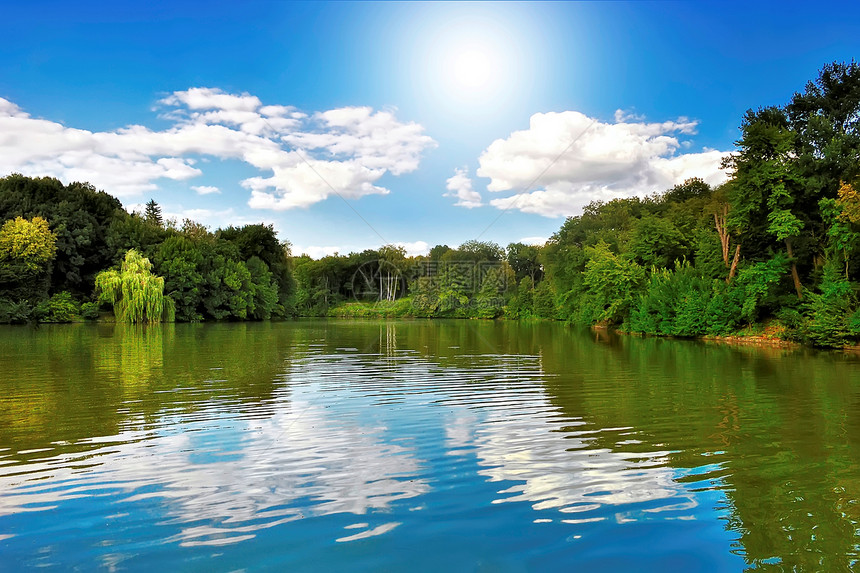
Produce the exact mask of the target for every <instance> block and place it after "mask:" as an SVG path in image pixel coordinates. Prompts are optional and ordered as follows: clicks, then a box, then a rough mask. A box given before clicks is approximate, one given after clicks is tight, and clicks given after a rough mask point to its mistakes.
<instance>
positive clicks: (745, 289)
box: [0, 61, 860, 346]
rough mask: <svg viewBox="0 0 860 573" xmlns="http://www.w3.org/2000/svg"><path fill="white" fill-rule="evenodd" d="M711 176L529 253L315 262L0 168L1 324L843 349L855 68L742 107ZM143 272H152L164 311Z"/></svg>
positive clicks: (493, 247) (153, 209) (857, 210)
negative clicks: (292, 322)
mask: <svg viewBox="0 0 860 573" xmlns="http://www.w3.org/2000/svg"><path fill="white" fill-rule="evenodd" d="M723 168H724V169H725V170H726V172H727V174H728V176H729V177H728V180H727V181H726V182H725V183H724V184H722V185H719V186H717V187H711V186H709V185H708V184H706V183H705V182H704V181H702V180H701V179H690V180H687V181H685V182H683V183H681V184H679V185H676V186H675V187H673V188H672V189H668V190H667V191H665V192H664V193H660V194H656V195H653V196H650V197H644V198H640V197H633V198H627V199H616V200H613V201H607V202H600V201H596V202H593V203H591V204H589V205H588V206H586V207H585V208H584V210H583V213H582V214H581V215H578V216H575V217H569V218H567V219H566V220H565V222H564V223H563V224H562V226H561V228H560V229H559V230H558V231H557V232H556V233H555V234H554V235H553V236H552V237H551V238H550V239H549V241H547V242H546V243H545V244H544V245H525V244H522V243H512V244H510V245H508V246H507V247H506V248H502V247H501V246H499V245H497V244H495V243H491V242H480V241H468V242H466V243H464V244H463V245H460V246H458V247H456V248H452V247H449V246H447V245H437V246H436V247H434V248H433V249H431V250H430V252H429V254H428V255H425V256H416V257H408V256H407V255H406V252H405V250H404V249H403V248H401V247H398V246H395V245H387V246H384V247H381V248H379V249H375V250H366V251H363V252H361V253H350V254H347V255H331V256H325V257H322V258H320V259H312V258H311V257H309V256H307V255H301V256H295V257H293V256H291V254H290V250H289V243H287V242H283V243H282V242H279V240H278V239H277V236H276V234H275V232H274V230H273V229H272V227H271V226H265V225H247V226H244V227H238V228H237V227H228V228H227V229H219V230H217V231H214V232H210V231H209V230H207V229H206V228H205V227H203V226H202V225H199V224H197V223H195V222H193V221H188V220H186V221H184V222H183V223H182V224H181V225H179V224H176V223H172V222H165V221H163V220H162V217H161V213H160V209H159V207H158V205H157V204H155V203H154V202H150V203H149V204H148V205H147V209H146V211H145V213H144V214H142V215H138V214H134V213H132V214H129V213H127V212H126V211H125V210H124V209H122V206H121V204H120V203H119V201H118V200H117V199H115V198H113V197H111V196H110V195H108V194H106V193H104V192H101V191H97V190H95V189H94V188H92V186H90V185H88V184H83V183H71V184H69V185H63V184H62V183H60V182H59V181H57V180H56V179H50V178H28V177H24V176H21V175H10V176H8V177H6V178H4V179H0V221H4V222H5V223H4V224H3V226H2V229H0V321H3V322H16V321H17V322H21V321H26V320H48V321H50V320H63V319H68V318H69V317H71V316H84V317H87V316H96V315H98V313H99V311H100V309H101V312H105V310H106V308H109V307H110V306H113V308H114V310H115V311H116V310H117V305H119V309H120V312H119V314H123V313H122V309H123V308H136V309H138V310H136V311H134V312H132V313H130V314H129V317H128V318H127V320H129V321H140V320H163V319H169V318H174V317H175V319H176V320H181V321H196V320H212V319H214V320H249V319H267V318H273V317H289V316H295V315H301V316H366V317H374V316H414V317H453V318H497V317H507V318H514V319H520V318H526V319H527V318H546V319H557V320H564V321H569V322H572V323H576V324H583V325H606V326H614V327H617V328H620V329H622V330H626V331H629V332H637V333H645V334H655V335H671V336H703V335H725V334H729V333H733V332H737V331H740V330H744V331H748V332H753V333H755V332H761V333H765V334H770V335H773V336H779V337H783V338H791V339H796V340H801V341H807V342H811V343H814V344H817V345H823V346H838V345H842V344H846V343H849V342H854V341H856V340H858V338H860V310H858V309H860V296H858V293H860V256H858V254H860V193H858V191H860V66H858V65H857V63H855V62H854V61H851V62H849V63H838V62H836V63H832V64H828V65H826V66H824V67H823V68H822V69H821V70H820V72H819V75H818V77H817V78H816V79H815V80H814V81H810V82H809V83H808V84H807V85H806V86H805V88H804V89H803V90H802V91H800V92H797V93H795V94H794V95H793V96H792V97H791V98H790V99H789V101H788V102H787V103H786V104H784V105H782V106H770V107H764V108H758V109H751V110H749V111H747V112H746V114H745V115H744V117H743V118H742V121H741V126H740V138H739V140H738V141H737V142H736V149H735V151H734V152H733V153H732V154H730V156H728V157H727V158H726V159H725V160H724V164H723ZM111 269H113V270H111ZM100 273H102V274H100ZM105 273H106V274H105ZM124 273H125V274H124ZM134 273H137V274H134ZM147 273H149V274H151V275H152V276H153V277H159V278H161V279H163V287H162V288H161V296H163V297H164V300H163V301H162V304H161V305H159V304H156V302H157V301H156V300H155V298H157V297H156V296H155V294H154V293H155V292H156V291H158V286H159V283H158V281H157V280H155V279H150V278H148V277H149V275H148V274H147ZM123 277H125V278H123ZM132 277H137V278H136V279H134V280H132ZM124 281H125V282H124ZM147 281H148V282H147ZM144 283H146V284H147V285H150V287H149V288H150V291H149V292H150V295H149V296H150V298H151V300H150V299H146V296H144V295H142V294H141V295H140V296H141V297H143V298H140V299H139V300H138V299H135V301H132V300H131V299H128V300H126V301H125V302H123V297H124V296H132V293H131V291H128V292H126V291H127V290H128V289H127V288H126V286H123V285H132V284H144ZM141 292H142V291H141ZM134 296H138V295H134ZM153 297H154V298H153ZM144 299H146V300H144ZM132 302H133V304H132ZM368 303H373V304H368ZM123 305H125V306H123ZM147 305H149V306H147ZM141 309H142V310H141ZM147 309H149V310H147ZM132 315H133V316H132Z"/></svg>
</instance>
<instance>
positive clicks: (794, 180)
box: [724, 107, 804, 299]
mask: <svg viewBox="0 0 860 573" xmlns="http://www.w3.org/2000/svg"><path fill="white" fill-rule="evenodd" d="M741 133H742V135H741V139H740V140H739V141H738V142H737V145H738V148H739V151H738V153H736V154H733V155H732V156H731V157H729V158H727V160H726V161H725V162H724V166H726V167H730V168H732V169H733V170H734V174H733V175H734V185H732V187H731V190H730V202H731V212H730V213H729V220H730V221H731V224H732V227H734V228H737V229H743V228H746V227H750V226H754V225H756V224H760V223H761V222H762V221H761V219H762V217H763V218H764V220H765V221H764V225H765V228H766V231H767V233H768V234H769V235H772V236H774V237H776V239H777V240H778V241H781V242H784V244H785V250H786V253H787V254H788V258H789V260H790V262H791V277H792V280H793V281H794V288H795V290H796V291H797V298H798V299H802V298H803V287H802V285H801V283H800V275H799V274H798V272H797V263H796V261H795V259H794V251H793V249H792V239H793V238H794V237H796V236H798V235H799V234H800V231H801V230H802V229H803V227H804V224H803V221H802V220H801V218H800V216H799V215H798V213H797V212H796V211H794V210H793V207H794V204H795V198H796V196H797V195H798V194H799V189H798V187H799V178H798V176H797V172H796V169H795V164H794V163H793V161H792V157H793V149H794V143H795V141H794V140H795V134H794V132H792V131H791V129H790V128H789V124H788V119H787V118H786V116H785V113H784V112H783V111H782V110H780V109H779V108H776V107H769V108H764V109H760V110H758V111H753V110H749V111H747V113H746V115H745V116H744V121H743V123H742V125H741Z"/></svg>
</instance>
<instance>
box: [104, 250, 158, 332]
mask: <svg viewBox="0 0 860 573" xmlns="http://www.w3.org/2000/svg"><path fill="white" fill-rule="evenodd" d="M96 292H97V294H98V297H99V300H100V301H102V302H106V303H110V304H112V305H113V310H114V314H115V315H116V318H117V321H118V322H125V323H128V324H136V323H146V322H149V323H153V322H162V321H165V322H172V321H173V319H174V307H173V301H172V300H171V299H170V297H165V296H164V279H163V278H162V277H159V276H156V275H154V274H152V263H150V262H149V259H147V258H144V257H142V256H141V255H140V253H138V252H137V251H135V250H133V249H132V250H130V251H129V252H128V253H126V255H125V259H124V260H123V262H122V267H121V268H120V270H118V271H117V270H108V271H103V272H101V273H99V274H98V275H97V276H96Z"/></svg>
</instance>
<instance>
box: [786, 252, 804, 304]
mask: <svg viewBox="0 0 860 573" xmlns="http://www.w3.org/2000/svg"><path fill="white" fill-rule="evenodd" d="M785 251H786V252H787V253H788V258H789V259H790V260H791V278H792V279H793V280H794V290H796V291H797V300H803V285H801V284H800V275H798V274H797V263H795V262H794V252H792V250H791V240H789V239H786V240H785Z"/></svg>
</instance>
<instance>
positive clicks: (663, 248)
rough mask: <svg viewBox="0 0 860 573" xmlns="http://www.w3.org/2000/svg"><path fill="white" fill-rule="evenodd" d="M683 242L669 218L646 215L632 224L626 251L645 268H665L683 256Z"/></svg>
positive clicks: (681, 236) (682, 237)
mask: <svg viewBox="0 0 860 573" xmlns="http://www.w3.org/2000/svg"><path fill="white" fill-rule="evenodd" d="M685 242H686V241H685V239H684V236H683V235H682V234H681V233H680V231H678V229H677V228H675V225H673V224H672V222H671V221H670V220H668V219H665V218H660V217H654V216H653V215H647V216H645V217H642V218H641V219H639V220H638V221H637V222H636V224H635V225H634V227H633V233H632V235H631V237H630V242H629V244H628V246H627V252H628V254H630V255H631V256H632V257H633V258H634V259H636V261H637V262H638V263H639V264H641V265H643V266H644V267H645V268H650V267H652V266H657V267H663V268H666V267H669V266H671V265H672V264H673V263H674V262H675V260H677V259H680V258H682V257H683V255H684V249H685Z"/></svg>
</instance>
